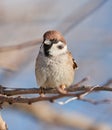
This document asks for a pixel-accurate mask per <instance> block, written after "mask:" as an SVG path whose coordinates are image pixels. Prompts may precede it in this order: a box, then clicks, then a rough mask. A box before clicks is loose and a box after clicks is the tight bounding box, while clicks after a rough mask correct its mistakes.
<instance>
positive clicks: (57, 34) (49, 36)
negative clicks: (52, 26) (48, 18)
mask: <svg viewBox="0 0 112 130" xmlns="http://www.w3.org/2000/svg"><path fill="white" fill-rule="evenodd" d="M46 39H50V40H53V39H54V40H58V41H61V42H63V43H65V44H66V41H65V39H64V37H63V36H62V34H61V33H60V32H58V31H55V30H50V31H47V32H46V33H45V34H44V35H43V40H46Z"/></svg>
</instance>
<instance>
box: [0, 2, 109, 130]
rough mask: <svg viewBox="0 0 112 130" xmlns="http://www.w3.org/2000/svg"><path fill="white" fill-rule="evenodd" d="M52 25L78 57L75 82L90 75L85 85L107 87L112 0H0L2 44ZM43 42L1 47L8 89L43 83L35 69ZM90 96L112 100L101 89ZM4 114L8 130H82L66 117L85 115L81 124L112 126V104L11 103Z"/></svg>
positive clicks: (33, 36)
mask: <svg viewBox="0 0 112 130" xmlns="http://www.w3.org/2000/svg"><path fill="white" fill-rule="evenodd" d="M51 29H56V30H58V31H60V32H62V34H63V35H64V37H65V39H66V41H67V43H68V48H69V50H70V51H71V52H72V54H73V57H74V58H75V60H76V61H77V64H78V66H79V69H78V70H77V72H76V76H75V79H74V83H76V82H78V81H80V80H81V79H82V78H84V77H87V76H89V77H90V79H89V81H87V82H86V84H88V85H102V84H103V83H105V82H106V81H107V80H109V79H110V78H112V1H111V0H94V1H93V0H80V1H79V0H61V1H60V0H33V1H31V0H0V48H1V47H4V46H9V45H12V46H13V45H18V44H22V43H26V44H27V42H28V41H32V40H38V39H40V38H42V35H43V33H44V32H46V31H47V30H51ZM39 46H40V44H38V43H37V44H35V45H32V46H30V47H29V46H27V47H26V48H23V49H13V50H12V51H7V50H5V51H2V50H1V51H0V84H2V85H4V86H7V87H9V88H10V87H14V88H15V87H21V88H25V87H26V88H31V87H38V86H37V84H36V79H35V72H34V71H35V58H36V57H37V54H38V50H39ZM88 98H92V99H95V100H98V99H105V98H110V99H111V98H112V94H111V93H109V92H98V93H93V94H91V95H89V96H88ZM1 114H2V117H3V119H4V120H5V122H6V123H7V125H8V128H9V130H15V129H16V130H24V129H27V130H31V129H33V130H43V129H48V130H50V129H51V130H56V129H60V130H62V129H69V130H70V129H75V128H76V130H78V129H79V130H80V129H81V128H79V126H78V127H75V126H74V125H72V124H71V125H70V124H69V125H67V123H65V122H66V121H65V122H64V121H62V122H61V120H64V119H68V120H69V121H70V120H71V121H70V122H72V123H73V124H74V122H73V121H72V120H74V121H75V120H81V119H82V117H83V118H84V120H83V121H82V123H84V122H86V121H87V122H91V123H90V124H100V123H101V124H106V125H108V126H109V127H112V104H102V105H92V104H90V103H86V102H81V101H73V102H70V103H68V104H66V105H63V106H61V105H58V104H56V103H53V104H51V103H48V102H42V103H40V102H37V103H35V104H33V105H31V106H27V105H26V106H24V105H15V106H6V108H5V109H2V110H1ZM49 114H51V115H49ZM79 115H80V116H79ZM57 116H58V117H57ZM60 116H61V117H60ZM59 120H60V123H56V122H59ZM77 124H78V123H77ZM80 125H81V124H80ZM82 129H83V128H82ZM85 129H86V128H85ZM88 130H89V129H88ZM101 130H102V129H101Z"/></svg>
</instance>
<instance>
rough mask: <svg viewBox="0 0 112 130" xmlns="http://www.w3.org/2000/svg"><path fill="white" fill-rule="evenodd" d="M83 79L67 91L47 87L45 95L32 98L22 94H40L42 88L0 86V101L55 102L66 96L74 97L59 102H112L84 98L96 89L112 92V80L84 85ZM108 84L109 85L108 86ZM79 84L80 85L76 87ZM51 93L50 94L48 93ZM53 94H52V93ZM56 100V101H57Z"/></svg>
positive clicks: (10, 102)
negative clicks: (94, 84)
mask: <svg viewBox="0 0 112 130" xmlns="http://www.w3.org/2000/svg"><path fill="white" fill-rule="evenodd" d="M82 81H84V80H81V81H80V82H78V83H76V84H74V85H72V86H71V87H69V88H67V89H66V90H67V93H66V94H62V93H59V92H58V91H57V89H45V93H46V95H45V96H44V97H41V96H36V97H32V98H28V97H21V95H22V94H24V95H26V94H39V93H40V92H41V89H40V88H30V89H27V88H25V89H22V88H7V87H3V86H0V103H1V105H2V104H3V103H4V102H7V103H9V104H13V103H28V104H31V103H34V102H39V101H50V102H54V101H55V100H57V99H60V98H64V97H72V98H71V99H68V100H66V101H65V102H57V103H58V104H62V105H63V104H66V103H68V102H70V101H73V100H76V99H78V100H81V101H86V102H89V103H92V104H101V103H109V102H112V100H109V99H104V100H101V101H94V100H91V99H86V98H84V97H85V96H86V95H88V94H91V93H92V92H96V91H109V92H112V87H108V86H110V85H111V84H112V80H109V81H108V82H107V83H105V84H104V85H102V86H82ZM107 85H108V86H107ZM75 86H79V87H75ZM47 94H49V95H47ZM50 94H52V95H50ZM14 95H20V96H14ZM55 102H56V101H55Z"/></svg>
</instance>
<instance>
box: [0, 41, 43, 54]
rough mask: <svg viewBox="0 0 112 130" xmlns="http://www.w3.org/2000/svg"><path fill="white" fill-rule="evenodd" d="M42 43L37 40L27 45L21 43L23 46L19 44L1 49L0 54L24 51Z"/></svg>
mask: <svg viewBox="0 0 112 130" xmlns="http://www.w3.org/2000/svg"><path fill="white" fill-rule="evenodd" d="M41 42H42V39H37V40H32V41H28V42H25V43H21V44H18V45H12V46H6V47H0V52H5V51H13V50H19V49H24V48H27V47H31V46H34V45H38V44H39V43H41Z"/></svg>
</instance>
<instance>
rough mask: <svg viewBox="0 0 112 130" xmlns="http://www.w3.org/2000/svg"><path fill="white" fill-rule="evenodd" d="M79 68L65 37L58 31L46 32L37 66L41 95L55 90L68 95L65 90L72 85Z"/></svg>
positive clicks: (36, 73) (37, 79)
mask: <svg viewBox="0 0 112 130" xmlns="http://www.w3.org/2000/svg"><path fill="white" fill-rule="evenodd" d="M77 67H78V66H77V63H76V61H75V60H74V58H73V57H72V54H71V53H70V52H69V51H68V49H67V43H66V41H65V39H64V37H63V35H62V34H61V33H60V32H59V31H56V30H49V31H47V32H45V33H44V35H43V42H42V44H41V46H40V50H39V53H38V56H37V58H36V64H35V75H36V81H37V84H38V85H39V87H40V89H41V92H40V95H41V94H42V95H43V94H45V93H44V90H45V89H54V88H55V89H57V90H58V92H59V93H66V91H65V89H66V88H67V87H69V86H70V85H71V84H72V82H73V80H74V74H75V70H76V69H77Z"/></svg>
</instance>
